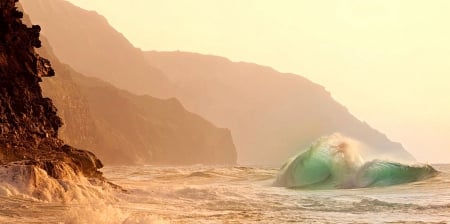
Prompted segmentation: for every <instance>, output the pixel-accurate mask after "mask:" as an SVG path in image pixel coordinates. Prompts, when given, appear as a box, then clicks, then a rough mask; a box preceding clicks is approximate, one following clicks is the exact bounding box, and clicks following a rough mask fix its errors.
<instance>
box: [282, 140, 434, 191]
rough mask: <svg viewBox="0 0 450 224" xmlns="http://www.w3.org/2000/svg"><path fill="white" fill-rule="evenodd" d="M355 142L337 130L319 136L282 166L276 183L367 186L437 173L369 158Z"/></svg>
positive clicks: (423, 167)
mask: <svg viewBox="0 0 450 224" xmlns="http://www.w3.org/2000/svg"><path fill="white" fill-rule="evenodd" d="M355 142H356V141H355V140H352V139H350V138H347V137H344V136H342V135H341V134H338V133H336V134H333V135H330V136H326V137H322V138H319V139H318V140H317V141H315V142H314V143H313V144H311V146H310V147H309V148H308V149H307V150H305V151H303V152H301V153H300V154H298V155H297V156H295V157H294V158H292V159H291V160H289V161H288V162H287V163H286V164H285V165H283V167H282V168H281V170H280V173H279V174H278V176H277V179H276V181H275V183H274V184H275V185H276V186H283V187H289V188H315V189H317V188H319V189H332V188H364V187H379V186H391V185H396V184H402V183H409V182H414V181H419V180H424V179H427V178H430V177H433V176H435V175H436V174H437V171H436V170H435V169H434V168H433V167H432V166H430V165H426V164H402V163H400V162H396V161H390V160H380V159H373V160H370V161H366V160H365V159H364V155H362V152H361V151H362V150H361V148H360V146H359V145H358V144H355Z"/></svg>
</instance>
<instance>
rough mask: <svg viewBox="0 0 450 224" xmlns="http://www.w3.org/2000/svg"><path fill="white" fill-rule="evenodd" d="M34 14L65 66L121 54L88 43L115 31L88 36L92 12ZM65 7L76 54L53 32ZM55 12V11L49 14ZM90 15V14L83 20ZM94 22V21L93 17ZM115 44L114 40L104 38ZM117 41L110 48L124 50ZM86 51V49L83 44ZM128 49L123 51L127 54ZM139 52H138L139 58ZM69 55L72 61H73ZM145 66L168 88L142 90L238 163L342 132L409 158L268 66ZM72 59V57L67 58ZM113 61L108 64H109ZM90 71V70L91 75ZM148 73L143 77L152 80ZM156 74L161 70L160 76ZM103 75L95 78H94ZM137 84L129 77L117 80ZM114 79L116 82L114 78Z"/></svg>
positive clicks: (104, 27) (182, 57)
mask: <svg viewBox="0 0 450 224" xmlns="http://www.w3.org/2000/svg"><path fill="white" fill-rule="evenodd" d="M25 2H26V5H27V7H28V8H30V9H32V8H33V9H34V10H30V11H32V18H33V19H35V18H36V21H37V22H40V23H43V24H46V26H47V30H44V32H46V33H47V34H48V35H51V38H50V42H51V43H52V44H53V42H55V44H56V45H54V46H55V47H58V48H59V50H60V51H61V52H57V55H59V54H61V55H73V56H71V57H69V56H66V58H67V61H66V62H67V63H69V64H78V63H80V62H79V61H77V60H75V59H74V57H75V56H74V55H76V54H79V55H85V57H90V56H89V54H90V53H89V52H91V51H93V52H96V51H105V52H107V53H111V54H121V53H120V52H119V49H114V51H110V49H108V48H104V47H102V46H100V47H97V45H101V44H99V43H98V44H95V45H89V44H88V42H90V41H93V42H96V43H97V42H98V41H97V40H100V39H102V38H106V36H105V33H112V32H116V31H113V28H112V27H110V26H109V25H108V24H107V23H105V22H104V21H103V19H101V20H102V21H103V22H99V20H100V19H98V18H97V19H92V20H91V22H90V24H89V27H96V28H95V29H93V30H91V31H89V32H86V30H85V29H84V28H83V27H84V26H86V25H83V23H80V21H86V20H87V18H91V17H93V16H94V13H92V12H85V11H84V12H82V10H81V9H80V8H77V7H75V6H70V4H68V3H64V4H63V3H61V1H60V0H52V1H50V0H37V1H35V2H38V3H32V2H34V1H31V0H27V1H25ZM60 7H65V9H64V10H67V14H69V15H70V16H68V18H71V19H70V21H71V22H72V24H73V25H72V26H71V29H73V30H72V31H71V32H74V33H78V35H80V36H83V37H86V38H81V39H77V40H73V41H75V42H77V46H78V47H79V49H78V51H73V50H70V49H69V50H66V49H64V46H63V45H64V41H65V40H66V39H67V37H66V33H64V32H58V30H59V29H61V28H60V25H58V24H56V23H55V22H54V19H53V18H57V17H56V16H58V15H59V12H56V11H57V10H56V9H58V8H60ZM55 8H56V9H55ZM86 14H89V15H86ZM99 18H100V17H99ZM94 36H95V37H94ZM107 39H108V42H109V41H111V42H113V41H115V38H114V37H111V38H107ZM121 43H122V42H120V41H119V42H116V43H115V44H114V45H118V46H122V44H121ZM83 46H91V47H92V48H88V47H83ZM128 51H129V50H127V52H128ZM140 56H142V54H140V53H139V57H140ZM72 57H73V58H72ZM146 57H147V62H148V64H150V65H151V67H156V69H155V70H156V71H158V70H159V71H162V72H164V75H166V76H167V77H168V80H169V81H168V83H169V84H170V85H173V86H172V87H170V88H167V89H165V90H168V91H170V94H168V93H167V91H166V92H164V94H163V93H162V92H159V93H157V92H158V89H153V88H152V87H151V86H150V85H149V86H148V88H147V89H145V88H144V90H143V91H144V92H146V93H149V94H155V95H167V94H168V95H171V96H174V97H177V98H179V99H180V100H181V102H182V103H183V104H184V105H185V107H186V108H187V109H188V110H190V111H193V112H194V113H197V114H199V115H201V116H203V117H205V118H206V119H208V120H211V121H212V122H214V123H215V124H217V125H218V126H219V127H227V128H230V130H231V132H232V135H233V139H234V142H235V143H236V146H237V150H238V155H239V160H238V161H239V162H240V163H256V164H281V163H282V162H284V161H285V160H286V159H287V158H288V157H290V156H292V155H294V154H295V153H296V152H298V150H300V149H302V148H303V147H304V146H306V145H308V144H309V143H310V142H311V141H312V140H314V139H316V138H317V137H319V136H322V135H328V134H331V133H333V132H342V133H343V134H345V135H348V136H350V137H354V138H356V139H359V140H361V141H363V142H364V143H366V144H367V145H368V146H369V147H370V148H371V149H372V150H371V151H372V152H373V153H377V154H387V155H396V156H398V157H402V158H405V159H411V158H412V156H411V155H410V154H409V153H407V152H406V151H405V150H404V149H403V148H402V146H401V145H400V144H399V143H395V142H392V141H390V140H389V139H388V138H387V137H386V136H385V135H383V134H381V133H380V132H378V131H376V130H374V129H373V128H371V127H370V126H369V125H367V124H366V123H363V122H361V121H359V120H358V119H356V118H355V117H354V116H352V115H351V114H350V113H349V112H348V111H347V109H346V108H344V107H343V106H342V105H340V104H338V103H337V102H335V101H334V100H333V99H332V97H331V96H330V94H329V93H328V92H326V90H325V89H324V88H323V87H321V86H319V85H317V84H314V83H312V82H310V81H308V80H306V79H304V78H302V77H300V76H298V75H294V74H282V73H279V72H277V71H275V70H273V69H271V68H268V67H263V66H259V65H255V64H250V63H233V62H231V61H229V60H227V59H225V58H220V57H215V56H204V55H198V54H190V53H181V52H174V53H170V52H168V53H161V52H148V53H146ZM69 59H70V60H69ZM111 63H114V61H113V60H110V64H111ZM90 73H92V72H90ZM153 74H154V73H151V72H150V73H148V75H149V76H152V75H153ZM159 74H161V73H159ZM97 77H99V78H102V77H100V76H97ZM131 77H133V78H136V79H139V77H138V76H134V75H133V73H128V74H127V76H122V77H121V79H122V80H123V81H126V80H127V79H129V78H131ZM119 80H120V79H119ZM120 87H121V88H125V89H126V90H128V91H130V92H135V93H136V92H139V91H136V89H141V87H140V86H136V87H133V86H132V85H131V86H120Z"/></svg>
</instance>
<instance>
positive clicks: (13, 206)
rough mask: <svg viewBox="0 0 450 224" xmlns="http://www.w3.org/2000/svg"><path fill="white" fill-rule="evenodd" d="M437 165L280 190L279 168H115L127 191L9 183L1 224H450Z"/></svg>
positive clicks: (0, 190) (448, 190) (3, 187)
mask: <svg viewBox="0 0 450 224" xmlns="http://www.w3.org/2000/svg"><path fill="white" fill-rule="evenodd" d="M433 167H434V168H435V169H437V170H438V171H440V172H439V174H438V175H436V176H434V177H432V178H430V179H426V180H423V181H419V182H414V183H408V184H401V185H395V186H389V187H371V188H359V189H328V190H305V189H291V188H285V187H275V186H273V183H274V181H275V179H276V176H277V173H278V170H279V168H272V167H238V166H236V167H210V166H201V165H198V166H190V167H156V166H109V167H105V168H103V170H102V171H103V172H104V174H105V176H106V177H107V178H108V179H109V180H111V181H112V182H113V183H115V184H118V185H120V186H122V187H123V188H124V189H126V191H125V192H120V191H116V190H112V189H105V188H100V187H97V188H95V187H91V186H86V185H83V184H77V185H76V186H71V189H67V194H70V195H69V196H70V197H67V198H70V200H66V201H57V200H55V201H52V200H47V201H42V200H37V199H36V198H34V197H31V196H28V195H26V194H22V193H21V192H20V188H19V190H17V189H18V188H17V187H16V188H14V186H10V185H9V184H8V183H5V182H3V183H1V184H0V223H450V165H433ZM46 194H50V196H51V194H52V191H51V190H50V191H48V192H46Z"/></svg>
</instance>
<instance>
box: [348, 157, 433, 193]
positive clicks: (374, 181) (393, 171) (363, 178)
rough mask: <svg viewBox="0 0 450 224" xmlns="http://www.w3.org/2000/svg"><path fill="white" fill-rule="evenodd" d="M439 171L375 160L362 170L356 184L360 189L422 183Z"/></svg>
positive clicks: (426, 166) (420, 166)
mask: <svg viewBox="0 0 450 224" xmlns="http://www.w3.org/2000/svg"><path fill="white" fill-rule="evenodd" d="M436 173H437V171H436V170H435V169H434V168H433V167H431V166H430V165H415V166H411V165H403V164H400V163H395V162H387V161H380V160H375V161H371V162H368V163H366V164H364V166H363V167H361V168H360V170H359V172H358V174H357V177H356V181H357V183H356V184H355V185H356V186H358V187H374V186H376V187H379V186H390V185H396V184H403V183H409V182H414V181H420V180H423V179H426V178H429V177H432V176H434V175H435V174H436Z"/></svg>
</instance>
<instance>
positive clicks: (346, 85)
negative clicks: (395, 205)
mask: <svg viewBox="0 0 450 224" xmlns="http://www.w3.org/2000/svg"><path fill="white" fill-rule="evenodd" d="M70 1H71V2H73V3H75V4H77V5H79V6H81V7H83V8H86V9H90V10H95V11H97V12H99V13H100V14H102V15H104V16H106V17H107V19H108V21H109V22H110V23H111V25H113V26H114V27H115V28H116V29H117V30H119V31H120V32H122V33H123V34H124V35H125V36H126V37H127V38H128V39H129V40H130V41H131V42H132V43H133V44H134V45H135V46H136V47H139V48H142V49H144V50H164V51H173V50H182V51H191V52H199V53H205V54H214V55H220V56H225V57H228V58H230V59H231V60H233V61H247V62H255V63H258V64H262V65H268V66H271V67H273V68H275V69H277V70H279V71H282V72H292V73H296V74H300V75H302V76H305V77H307V78H309V79H310V80H312V81H314V82H316V83H318V84H321V85H323V86H325V87H326V88H327V90H329V91H330V92H331V93H332V95H333V97H334V98H335V99H336V100H338V101H339V102H341V103H342V104H344V105H345V106H347V108H348V109H349V110H350V112H352V113H353V114H354V115H355V116H357V117H358V118H359V119H360V120H364V121H366V122H367V123H369V124H370V125H371V126H372V127H374V128H376V129H378V130H380V131H382V132H383V133H386V134H387V135H388V137H389V138H391V139H392V140H394V141H399V142H401V143H402V144H403V145H404V146H405V148H406V149H407V150H408V151H410V152H411V153H413V154H414V155H415V156H416V158H417V159H418V160H420V161H423V162H450V99H449V98H450V29H449V28H448V26H449V22H450V13H449V12H450V1H448V0H433V1H411V0H376V1H375V0H346V1H344V0H326V1H325V0H314V1H311V0H281V1H274V0H189V1H188V0H176V1H175V0H127V1H123V0H70ZM330 113H332V111H330Z"/></svg>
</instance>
